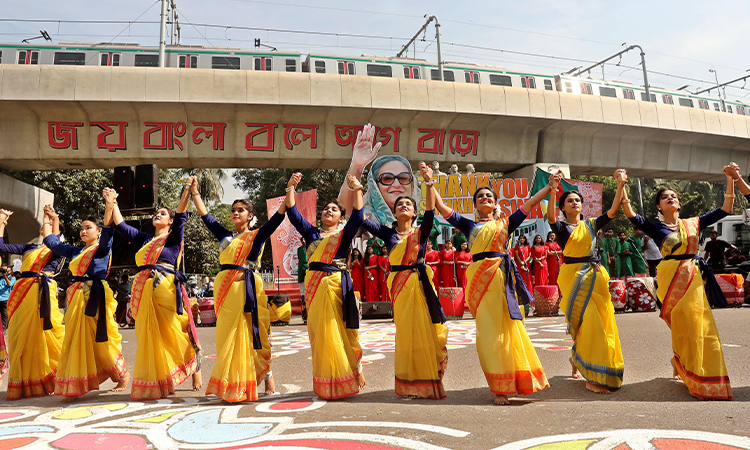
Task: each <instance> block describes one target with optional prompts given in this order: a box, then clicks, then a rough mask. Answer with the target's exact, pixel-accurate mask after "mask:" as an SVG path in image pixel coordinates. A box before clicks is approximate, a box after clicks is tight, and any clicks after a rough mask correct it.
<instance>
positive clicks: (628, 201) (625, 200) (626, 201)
mask: <svg viewBox="0 0 750 450" xmlns="http://www.w3.org/2000/svg"><path fill="white" fill-rule="evenodd" d="M620 203H630V199H627V198H626V199H624V200H620Z"/></svg>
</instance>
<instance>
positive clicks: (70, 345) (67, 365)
mask: <svg viewBox="0 0 750 450" xmlns="http://www.w3.org/2000/svg"><path fill="white" fill-rule="evenodd" d="M97 248H98V246H92V247H89V248H86V249H84V250H83V251H82V252H81V253H79V254H78V256H76V257H75V258H73V260H72V261H70V271H71V272H72V273H73V275H75V276H83V274H85V273H86V269H87V268H88V266H89V264H90V263H91V261H92V259H93V256H94V253H95V252H96V250H97ZM90 289H91V282H90V281H89V282H85V283H84V282H76V283H73V284H72V285H71V286H70V287H69V288H68V294H67V301H68V309H67V311H66V313H65V338H64V340H63V345H62V350H61V352H60V360H59V362H58V366H57V377H56V378H55V394H57V395H63V396H66V397H67V396H80V395H83V394H85V393H87V392H89V391H91V390H95V389H99V383H101V382H103V381H105V380H107V379H111V380H112V381H114V382H119V381H120V379H121V378H122V377H124V376H125V373H126V369H125V360H124V359H123V357H122V346H121V341H122V336H121V335H120V332H119V331H118V325H117V323H116V322H115V319H114V314H115V309H117V302H116V301H115V299H114V297H113V295H112V290H111V289H110V288H109V286H108V285H107V283H104V292H105V298H106V300H105V302H106V314H107V337H108V340H107V342H95V335H96V323H97V318H98V316H99V314H98V313H97V315H96V316H95V317H89V316H87V315H85V309H86V302H87V301H88V298H89V292H90Z"/></svg>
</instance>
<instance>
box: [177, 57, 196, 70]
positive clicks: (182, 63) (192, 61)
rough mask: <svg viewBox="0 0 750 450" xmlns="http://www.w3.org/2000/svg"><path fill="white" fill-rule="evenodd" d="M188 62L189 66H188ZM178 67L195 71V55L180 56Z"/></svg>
mask: <svg viewBox="0 0 750 450" xmlns="http://www.w3.org/2000/svg"><path fill="white" fill-rule="evenodd" d="M188 61H190V64H189V65H188ZM180 67H181V68H183V69H195V68H197V67H198V56H197V55H180Z"/></svg>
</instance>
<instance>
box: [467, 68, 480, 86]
mask: <svg viewBox="0 0 750 450" xmlns="http://www.w3.org/2000/svg"><path fill="white" fill-rule="evenodd" d="M464 78H465V79H466V82H467V83H471V84H479V72H475V71H473V70H465V71H464Z"/></svg>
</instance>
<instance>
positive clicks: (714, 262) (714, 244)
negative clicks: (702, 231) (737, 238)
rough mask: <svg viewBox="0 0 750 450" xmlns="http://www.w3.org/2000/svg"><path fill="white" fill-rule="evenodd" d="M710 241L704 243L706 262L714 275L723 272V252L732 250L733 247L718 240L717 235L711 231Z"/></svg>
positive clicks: (724, 263)
mask: <svg viewBox="0 0 750 450" xmlns="http://www.w3.org/2000/svg"><path fill="white" fill-rule="evenodd" d="M710 236H711V240H710V241H708V242H706V248H705V250H706V262H708V264H710V265H711V270H713V272H714V273H722V272H724V266H725V265H726V260H725V258H724V252H726V251H727V250H729V249H734V248H735V246H734V245H732V244H730V243H729V242H727V241H723V240H721V239H719V233H718V232H717V231H716V230H711V234H710Z"/></svg>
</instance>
